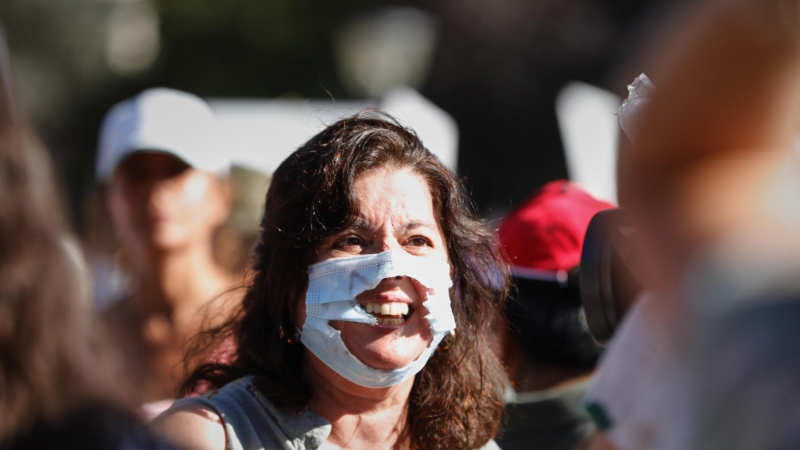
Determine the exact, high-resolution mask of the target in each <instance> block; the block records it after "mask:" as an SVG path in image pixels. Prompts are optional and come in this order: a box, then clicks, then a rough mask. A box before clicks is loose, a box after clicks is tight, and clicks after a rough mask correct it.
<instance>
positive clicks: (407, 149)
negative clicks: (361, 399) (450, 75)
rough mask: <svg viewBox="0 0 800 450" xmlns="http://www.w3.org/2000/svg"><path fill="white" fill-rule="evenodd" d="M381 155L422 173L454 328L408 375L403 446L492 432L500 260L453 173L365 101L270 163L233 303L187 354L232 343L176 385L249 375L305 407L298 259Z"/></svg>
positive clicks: (503, 285)
mask: <svg viewBox="0 0 800 450" xmlns="http://www.w3.org/2000/svg"><path fill="white" fill-rule="evenodd" d="M383 166H392V167H397V168H410V169H411V170H413V171H414V172H416V173H417V174H419V175H421V176H422V177H423V178H424V179H425V180H426V181H427V183H428V187H429V189H430V191H431V194H432V198H433V202H434V205H433V206H434V211H435V212H436V217H437V218H438V220H439V225H440V226H441V229H442V230H443V234H444V238H445V242H446V245H447V250H448V253H449V256H450V261H451V265H452V268H453V279H454V286H453V288H452V290H451V298H452V307H453V313H454V315H455V318H456V323H457V334H456V336H455V337H453V336H452V335H449V336H447V337H445V339H444V340H443V341H442V343H441V344H440V345H439V347H438V349H437V351H436V352H435V353H434V355H433V357H431V359H430V360H429V361H428V363H427V364H426V365H425V367H424V368H423V369H422V371H421V372H420V373H419V374H418V375H417V376H416V378H415V380H414V385H413V388H412V390H411V395H410V398H409V406H408V429H407V430H406V432H407V433H408V435H409V437H410V440H411V444H412V447H413V448H417V449H422V448H426V449H474V448H480V447H481V446H483V445H484V444H486V443H487V442H488V441H489V440H490V439H492V438H493V437H494V436H495V434H496V432H497V430H498V426H499V423H500V418H501V412H502V401H501V395H502V391H503V388H504V386H505V380H506V378H505V373H504V371H503V368H502V366H501V365H500V364H499V362H498V361H497V359H496V358H495V357H494V355H493V354H492V352H491V350H490V349H489V346H488V344H487V342H486V341H485V339H484V337H483V333H482V330H484V329H485V328H486V327H488V325H489V323H490V321H491V320H492V319H493V318H494V315H495V314H496V311H498V307H499V306H501V303H502V302H503V301H504V299H505V298H506V294H507V289H508V273H507V268H506V266H505V264H504V263H503V260H502V258H501V256H500V253H499V250H498V246H497V244H496V240H495V237H494V235H493V233H491V232H490V231H489V230H488V228H487V227H486V225H485V224H484V223H483V221H481V220H480V219H478V217H477V216H476V214H475V213H474V208H473V206H472V203H471V202H470V201H469V199H468V197H467V195H466V194H465V192H464V189H463V187H462V185H461V184H460V182H459V181H458V180H457V178H456V177H455V176H454V174H453V173H452V172H451V171H450V170H448V169H447V168H446V167H445V166H444V165H443V164H442V163H441V162H440V161H439V160H438V159H437V158H436V157H435V156H434V155H433V154H432V153H431V152H430V151H428V150H427V149H426V148H425V147H424V146H423V145H422V143H421V141H420V140H419V138H418V137H417V136H416V134H414V132H413V131H411V130H409V129H407V128H404V127H403V126H401V125H400V124H399V123H398V122H397V121H396V120H394V119H393V118H391V117H390V116H388V115H386V114H383V113H380V112H378V111H375V110H365V111H362V112H361V113H358V114H356V115H355V116H353V117H350V118H347V119H344V120H341V121H339V122H336V123H334V124H333V125H331V126H329V127H328V128H326V129H325V130H324V131H322V132H321V133H319V134H318V135H316V136H314V137H313V138H312V139H311V140H310V141H308V142H307V143H306V144H305V145H303V146H302V147H301V148H300V149H298V150H297V151H296V152H294V153H293V154H292V155H291V156H289V157H288V158H287V159H286V160H285V161H284V162H283V163H282V164H281V165H280V167H279V168H278V169H277V170H276V171H275V173H274V174H273V178H272V183H271V185H270V188H269V191H268V193H267V198H266V206H265V208H264V215H263V218H262V222H261V234H260V237H259V240H258V242H257V244H256V246H255V248H254V253H255V254H254V260H253V265H252V271H251V273H250V274H249V277H248V278H249V281H248V288H247V293H246V295H245V297H244V301H243V307H242V310H241V312H240V314H238V315H237V316H236V317H234V318H233V319H232V320H231V321H230V322H229V323H228V324H226V326H224V327H222V328H218V329H216V330H212V331H210V332H209V333H208V334H206V335H205V341H203V340H201V341H199V343H197V344H196V345H195V350H194V352H193V353H192V354H191V355H190V356H189V360H191V359H192V358H198V357H203V355H205V354H207V353H206V351H208V349H210V348H213V346H214V345H217V346H219V345H221V342H223V341H224V340H225V339H233V341H234V342H235V343H236V345H237V346H238V352H237V353H236V355H235V356H234V358H233V360H232V362H231V363H229V364H220V363H206V364H204V365H201V366H199V367H198V368H197V369H196V370H195V371H194V372H193V373H192V375H191V376H190V377H189V378H188V379H187V381H186V382H185V383H184V385H183V388H182V391H183V393H184V394H185V393H190V392H197V391H198V389H201V388H203V386H206V387H209V386H210V387H221V386H222V385H224V384H225V383H228V382H230V381H233V380H235V379H236V378H239V377H241V376H244V375H255V376H256V383H257V386H258V387H259V389H261V390H262V391H263V393H264V394H265V396H266V397H267V398H269V399H270V400H271V401H272V402H273V403H274V404H275V405H277V406H278V407H280V408H282V409H284V410H287V411H301V410H303V409H304V407H305V405H306V404H307V402H308V400H309V398H310V389H311V386H309V384H308V383H307V382H306V381H304V380H303V379H302V376H301V374H302V372H303V371H302V361H303V355H304V351H305V348H304V346H303V345H302V344H300V343H299V342H298V341H297V339H296V337H295V336H293V335H294V331H295V330H297V329H298V328H299V326H300V325H301V324H298V323H297V318H296V317H295V315H296V313H295V312H296V311H297V306H298V302H301V301H302V299H303V298H304V295H305V291H306V288H307V286H308V275H307V273H306V269H307V267H308V266H309V264H310V263H311V262H312V257H313V255H314V252H315V249H316V245H317V244H318V243H319V242H320V241H321V240H323V239H325V238H327V237H329V236H331V235H334V234H336V233H338V232H340V231H341V230H343V229H345V228H346V227H348V226H349V225H350V223H351V222H352V221H353V219H354V217H355V215H356V213H357V211H356V199H355V197H354V193H353V183H354V181H355V180H356V178H357V177H358V176H359V175H360V174H362V173H364V172H366V171H368V170H370V169H375V168H378V167H383ZM195 360H196V359H195Z"/></svg>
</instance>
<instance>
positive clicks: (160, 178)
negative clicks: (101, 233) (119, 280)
mask: <svg viewBox="0 0 800 450" xmlns="http://www.w3.org/2000/svg"><path fill="white" fill-rule="evenodd" d="M108 208H109V212H110V215H111V220H112V223H113V224H114V228H115V231H116V233H117V236H118V237H119V239H120V242H121V244H122V246H123V249H124V250H125V253H126V256H128V257H129V258H135V259H138V260H140V261H132V262H134V263H136V262H142V261H141V259H144V260H146V259H147V258H149V257H152V256H156V255H158V254H159V253H165V252H170V251H180V250H182V249H186V248H190V247H191V246H194V245H209V246H210V245H211V238H212V234H213V232H214V229H215V228H216V227H217V226H218V225H221V224H222V223H223V222H224V221H225V219H226V217H227V214H228V210H229V193H228V190H227V186H226V185H225V184H224V183H223V182H221V181H220V180H218V179H217V178H216V177H215V176H214V175H213V174H210V173H207V172H202V171H199V170H197V169H194V168H192V167H190V166H189V165H187V164H186V163H185V162H183V161H182V160H180V159H178V158H176V157H174V156H171V155H168V154H162V153H145V152H142V153H135V154H133V155H132V156H130V157H128V158H127V159H126V160H125V161H123V163H122V164H120V166H119V167H117V169H116V171H115V172H114V175H113V176H112V177H111V180H110V182H109V188H108Z"/></svg>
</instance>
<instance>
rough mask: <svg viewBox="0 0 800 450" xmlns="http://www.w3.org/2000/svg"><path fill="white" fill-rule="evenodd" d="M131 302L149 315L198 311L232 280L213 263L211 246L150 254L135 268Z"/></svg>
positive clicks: (186, 247)
mask: <svg viewBox="0 0 800 450" xmlns="http://www.w3.org/2000/svg"><path fill="white" fill-rule="evenodd" d="M132 278H133V280H132V281H133V284H134V286H136V287H135V291H134V293H133V295H132V299H131V300H132V301H133V302H134V303H135V304H136V305H137V307H138V308H140V309H141V310H142V311H143V312H145V313H146V314H155V313H163V314H166V315H168V316H171V315H172V314H173V313H175V312H179V311H180V310H183V309H189V310H195V309H196V308H197V306H199V305H200V304H203V303H205V302H206V301H208V300H209V299H211V298H213V297H214V296H216V295H218V294H220V293H221V292H222V291H223V290H224V289H225V288H226V287H227V286H228V285H229V284H230V281H231V279H230V276H229V275H228V274H226V273H225V271H224V270H223V269H222V268H221V267H219V266H217V264H216V263H215V262H214V258H213V254H212V251H211V246H210V244H209V245H187V246H185V247H182V248H178V249H170V250H165V251H151V252H149V254H148V255H147V257H146V258H141V259H140V261H139V263H138V264H135V265H134V267H133V274H132Z"/></svg>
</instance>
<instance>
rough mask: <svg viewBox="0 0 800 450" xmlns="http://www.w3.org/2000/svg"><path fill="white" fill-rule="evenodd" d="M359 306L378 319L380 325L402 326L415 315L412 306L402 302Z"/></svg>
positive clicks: (371, 303)
mask: <svg viewBox="0 0 800 450" xmlns="http://www.w3.org/2000/svg"><path fill="white" fill-rule="evenodd" d="M359 306H361V309H363V310H364V311H366V312H367V313H369V314H372V316H373V317H375V318H376V319H378V324H379V325H401V324H402V323H403V322H405V321H406V319H408V317H409V316H410V315H411V313H413V308H411V306H410V305H408V304H407V303H401V302H387V303H379V302H370V303H363V304H361V305H359Z"/></svg>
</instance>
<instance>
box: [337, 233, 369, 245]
mask: <svg viewBox="0 0 800 450" xmlns="http://www.w3.org/2000/svg"><path fill="white" fill-rule="evenodd" d="M363 246H364V240H363V239H361V238H360V237H358V236H354V235H349V236H345V237H343V238H341V239H339V240H338V241H336V247H338V248H349V247H363Z"/></svg>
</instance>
